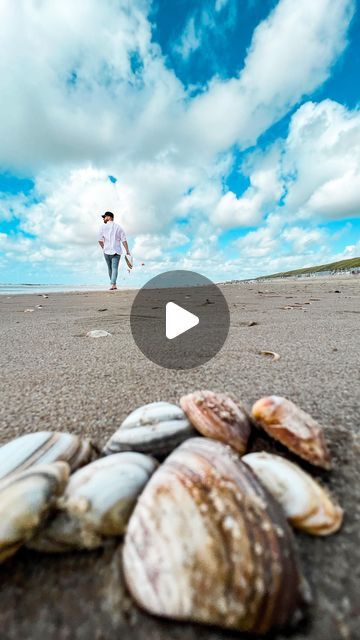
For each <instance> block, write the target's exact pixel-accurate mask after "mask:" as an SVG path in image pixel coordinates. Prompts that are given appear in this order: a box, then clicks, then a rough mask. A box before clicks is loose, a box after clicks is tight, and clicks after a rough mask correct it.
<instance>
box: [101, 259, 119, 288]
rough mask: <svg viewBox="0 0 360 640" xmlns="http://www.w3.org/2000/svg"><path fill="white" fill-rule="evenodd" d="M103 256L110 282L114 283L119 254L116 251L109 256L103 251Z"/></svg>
mask: <svg viewBox="0 0 360 640" xmlns="http://www.w3.org/2000/svg"><path fill="white" fill-rule="evenodd" d="M104 258H105V260H106V264H107V268H108V272H109V278H110V283H111V284H116V278H117V276H118V270H119V261H120V256H119V254H118V253H114V254H113V255H111V256H109V255H108V254H107V253H104Z"/></svg>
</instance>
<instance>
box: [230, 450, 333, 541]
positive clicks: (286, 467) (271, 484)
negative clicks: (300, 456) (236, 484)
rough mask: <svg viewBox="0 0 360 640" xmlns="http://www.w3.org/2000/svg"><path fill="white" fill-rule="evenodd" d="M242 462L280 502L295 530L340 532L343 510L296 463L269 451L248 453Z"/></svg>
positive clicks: (326, 532)
mask: <svg viewBox="0 0 360 640" xmlns="http://www.w3.org/2000/svg"><path fill="white" fill-rule="evenodd" d="M242 460H243V462H245V463H246V464H248V465H249V466H250V467H251V468H252V469H253V471H254V472H255V474H256V475H257V477H258V478H259V480H260V481H261V482H262V484H263V485H264V486H265V487H266V488H267V489H268V491H270V493H272V495H273V496H274V497H275V498H276V499H277V500H278V501H279V502H280V504H281V506H282V507H283V509H284V511H285V514H286V517H287V518H288V520H289V522H291V524H292V525H293V526H294V527H296V528H297V529H302V530H303V531H306V532H307V533H312V534H313V535H323V536H325V535H329V534H330V533H335V531H338V529H340V527H341V524H342V521H343V510H342V509H341V508H340V507H339V506H338V505H337V504H336V503H334V502H333V500H332V499H331V497H330V495H329V494H328V493H327V492H326V491H325V489H323V488H322V487H321V486H320V484H318V482H316V481H315V480H314V479H313V478H312V477H311V476H310V475H309V474H308V473H305V471H303V470H302V469H300V467H298V466H297V465H296V464H294V463H292V462H290V461H289V460H286V459H285V458H282V457H281V456H276V455H274V454H271V453H265V451H260V452H256V453H248V454H247V455H246V456H244V457H243V458H242Z"/></svg>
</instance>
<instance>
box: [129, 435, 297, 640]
mask: <svg viewBox="0 0 360 640" xmlns="http://www.w3.org/2000/svg"><path fill="white" fill-rule="evenodd" d="M123 560H124V572H125V579H126V583H127V586H128V588H129V590H130V592H131V594H132V596H133V597H134V599H135V600H136V602H137V603H138V604H139V605H140V606H141V607H143V608H144V609H145V610H146V611H148V612H150V613H153V614H155V615H159V616H164V617H169V618H174V619H175V620H187V621H195V622H202V623H205V624H210V625H217V626H221V627H225V628H230V629H237V630H240V631H251V632H255V633H266V632H267V631H268V630H269V629H271V628H273V627H283V626H285V625H286V624H287V623H289V621H290V620H291V619H293V616H294V614H296V613H299V606H300V605H301V603H302V586H303V581H302V578H301V574H300V570H299V566H298V560H297V554H296V551H295V546H294V539H293V536H292V532H291V530H290V528H289V526H288V524H287V522H286V520H285V517H284V514H283V511H282V509H281V507H280V505H278V503H277V502H276V501H275V500H274V499H273V497H272V496H271V495H270V494H269V493H268V492H267V491H266V489H264V487H263V486H262V485H261V484H260V483H259V481H258V480H257V478H256V476H255V475H254V473H253V472H252V470H251V469H250V468H249V467H248V466H247V465H246V464H244V463H242V462H241V459H240V458H239V456H238V455H237V454H236V453H235V452H234V451H233V449H231V447H228V446H226V445H224V444H223V443H221V442H217V441H215V440H209V439H207V438H192V439H189V440H187V441H186V442H184V443H183V444H182V445H181V446H180V447H178V448H177V449H176V450H175V451H174V452H173V453H172V454H171V455H170V456H169V457H168V458H167V459H166V461H165V462H164V464H163V465H162V466H161V467H160V468H159V469H158V470H157V471H156V472H155V474H154V475H153V476H152V478H151V480H150V481H149V483H148V485H147V486H146V488H145V490H144V491H143V493H142V494H141V496H140V498H139V501H138V503H137V505H136V507H135V510H134V512H133V514H132V516H131V518H130V521H129V524H128V531H127V534H126V538H125V545H124V551H123Z"/></svg>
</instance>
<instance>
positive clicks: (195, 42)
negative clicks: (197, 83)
mask: <svg viewBox="0 0 360 640" xmlns="http://www.w3.org/2000/svg"><path fill="white" fill-rule="evenodd" d="M200 45H201V35H200V32H199V31H198V30H197V29H196V26H195V18H194V16H192V17H191V18H190V19H189V20H188V22H187V24H186V27H185V29H184V31H183V33H182V35H181V38H180V42H179V43H178V44H177V45H176V46H175V51H176V52H177V53H179V54H180V55H181V56H182V57H183V58H184V59H185V60H187V59H188V58H189V56H190V55H191V54H192V53H193V52H194V51H196V50H197V49H198V48H199V47H200Z"/></svg>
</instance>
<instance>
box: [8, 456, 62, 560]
mask: <svg viewBox="0 0 360 640" xmlns="http://www.w3.org/2000/svg"><path fill="white" fill-rule="evenodd" d="M68 476H69V466H68V465H67V464H66V463H65V462H55V463H53V464H44V465H38V466H36V467H32V468H30V469H27V470H26V471H22V472H21V473H17V474H15V475H13V476H11V477H9V478H6V479H5V480H2V481H1V482H0V563H1V562H3V561H4V560H6V559H7V558H9V557H10V556H12V555H14V554H15V553H16V551H17V550H18V549H19V548H20V547H21V546H22V545H23V544H25V542H27V541H28V540H30V538H32V536H33V535H34V534H35V532H36V531H37V529H38V528H39V527H40V526H41V524H42V522H43V521H44V519H45V518H46V517H47V515H48V513H49V510H50V509H51V508H52V507H53V505H54V503H55V498H56V496H57V495H60V494H61V493H62V492H63V490H64V488H65V485H66V483H67V480H68Z"/></svg>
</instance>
